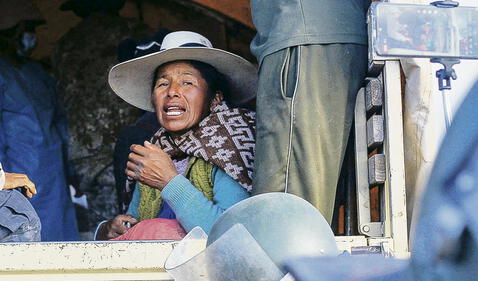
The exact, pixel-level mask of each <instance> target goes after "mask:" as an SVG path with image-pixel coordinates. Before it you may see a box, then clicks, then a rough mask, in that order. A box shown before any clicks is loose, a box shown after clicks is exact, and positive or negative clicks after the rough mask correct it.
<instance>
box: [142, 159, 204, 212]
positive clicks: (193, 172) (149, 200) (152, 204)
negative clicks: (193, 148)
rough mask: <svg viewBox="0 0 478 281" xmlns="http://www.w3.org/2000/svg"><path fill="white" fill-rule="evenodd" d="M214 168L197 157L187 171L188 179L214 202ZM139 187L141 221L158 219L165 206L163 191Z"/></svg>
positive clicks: (190, 160)
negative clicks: (162, 206) (162, 196)
mask: <svg viewBox="0 0 478 281" xmlns="http://www.w3.org/2000/svg"><path fill="white" fill-rule="evenodd" d="M212 168H213V166H212V164H211V163H208V162H206V161H204V160H203V159H200V158H197V157H190V158H189V164H188V168H187V170H186V178H187V179H189V181H190V182H191V184H192V185H194V187H196V188H197V189H198V190H199V191H201V192H202V193H203V194H204V196H205V197H206V198H207V199H209V200H212V196H213V192H212V189H213V182H212ZM138 186H139V192H140V200H139V207H138V216H139V220H140V221H142V220H147V219H154V218H156V217H157V216H158V214H159V210H160V209H161V205H162V204H163V199H161V191H159V189H156V188H152V187H149V186H148V185H145V184H142V183H139V184H138Z"/></svg>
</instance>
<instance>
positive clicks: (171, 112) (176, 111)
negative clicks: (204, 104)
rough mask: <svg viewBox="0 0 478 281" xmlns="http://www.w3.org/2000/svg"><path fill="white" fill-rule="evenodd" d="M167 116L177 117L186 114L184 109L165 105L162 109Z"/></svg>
mask: <svg viewBox="0 0 478 281" xmlns="http://www.w3.org/2000/svg"><path fill="white" fill-rule="evenodd" d="M164 112H165V113H166V115H167V116H179V115H182V114H184V112H186V109H185V108H183V107H181V106H178V105H167V106H165V107H164Z"/></svg>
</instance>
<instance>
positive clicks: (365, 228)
mask: <svg viewBox="0 0 478 281" xmlns="http://www.w3.org/2000/svg"><path fill="white" fill-rule="evenodd" d="M362 230H363V232H369V231H370V226H368V225H364V226H363V227H362Z"/></svg>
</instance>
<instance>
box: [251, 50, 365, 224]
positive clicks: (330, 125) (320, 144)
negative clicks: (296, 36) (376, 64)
mask: <svg viewBox="0 0 478 281" xmlns="http://www.w3.org/2000/svg"><path fill="white" fill-rule="evenodd" d="M366 65H367V48H366V47H365V46H361V45H355V44H329V45H307V46H298V47H292V48H288V49H285V50H281V51H279V52H276V53H274V54H272V55H270V56H267V57H266V58H265V59H264V62H263V64H262V66H261V70H260V75H259V89H258V94H257V140H256V160H255V171H254V181H253V193H254V194H259V193H265V192H274V191H279V192H283V191H286V192H289V193H292V194H295V195H298V196H300V197H302V198H304V199H306V200H307V201H309V202H310V203H312V204H313V205H314V206H315V207H317V208H318V209H319V210H320V211H321V212H322V214H323V215H324V217H325V218H326V219H327V221H329V222H330V221H331V219H332V214H333V208H334V201H335V189H336V186H337V181H338V177H339V174H340V168H341V164H342V159H343V155H344V152H345V146H346V144H347V138H348V136H349V131H350V127H351V123H352V116H353V107H354V101H355V96H356V94H357V91H358V89H359V87H360V85H361V84H362V83H363V79H364V78H365V73H366Z"/></svg>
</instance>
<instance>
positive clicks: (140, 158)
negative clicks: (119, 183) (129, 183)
mask: <svg viewBox="0 0 478 281" xmlns="http://www.w3.org/2000/svg"><path fill="white" fill-rule="evenodd" d="M128 158H129V161H128V163H127V164H126V175H128V176H129V177H131V178H133V179H135V180H137V181H139V182H141V183H143V184H146V185H148V186H150V187H153V188H157V189H159V190H162V189H163V188H164V187H165V186H166V185H167V184H168V183H169V181H170V180H172V179H173V178H174V177H175V176H177V175H178V172H177V170H176V167H175V166H174V163H173V161H172V160H171V158H170V157H169V155H168V154H167V153H166V152H164V151H163V150H162V149H161V148H160V147H158V146H156V145H154V144H152V143H150V142H147V141H145V142H144V146H142V145H138V144H133V145H132V146H131V153H130V154H129V156H128Z"/></svg>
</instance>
